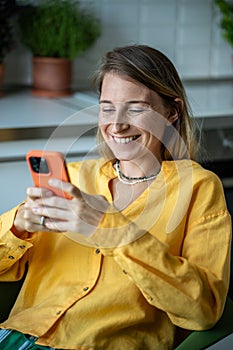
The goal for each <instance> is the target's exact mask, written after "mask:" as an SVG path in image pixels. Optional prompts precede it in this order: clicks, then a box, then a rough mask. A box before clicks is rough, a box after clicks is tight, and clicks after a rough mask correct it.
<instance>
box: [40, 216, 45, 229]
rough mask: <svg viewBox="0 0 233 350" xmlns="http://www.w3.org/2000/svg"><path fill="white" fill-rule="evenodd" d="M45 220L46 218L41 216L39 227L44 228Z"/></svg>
mask: <svg viewBox="0 0 233 350" xmlns="http://www.w3.org/2000/svg"><path fill="white" fill-rule="evenodd" d="M45 219H46V217H45V216H44V215H43V216H41V218H40V225H41V226H43V227H45Z"/></svg>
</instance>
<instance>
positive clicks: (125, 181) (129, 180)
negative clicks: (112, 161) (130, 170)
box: [116, 160, 160, 185]
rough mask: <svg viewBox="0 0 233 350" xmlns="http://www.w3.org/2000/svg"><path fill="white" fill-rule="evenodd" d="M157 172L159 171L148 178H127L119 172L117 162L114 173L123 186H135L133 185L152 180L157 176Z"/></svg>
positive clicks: (118, 163) (118, 162) (117, 162)
mask: <svg viewBox="0 0 233 350" xmlns="http://www.w3.org/2000/svg"><path fill="white" fill-rule="evenodd" d="M159 171H160V170H158V171H157V173H156V174H153V175H150V176H143V177H129V176H126V175H125V174H123V173H122V172H121V169H120V161H119V160H117V161H116V172H117V176H118V179H119V180H120V181H121V182H122V183H123V184H126V185H135V184H137V183H140V182H145V181H150V180H154V179H156V177H157V176H158V173H159Z"/></svg>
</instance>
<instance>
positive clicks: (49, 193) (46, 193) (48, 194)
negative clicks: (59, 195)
mask: <svg viewBox="0 0 233 350" xmlns="http://www.w3.org/2000/svg"><path fill="white" fill-rule="evenodd" d="M52 195H53V192H51V191H47V192H45V196H46V197H52Z"/></svg>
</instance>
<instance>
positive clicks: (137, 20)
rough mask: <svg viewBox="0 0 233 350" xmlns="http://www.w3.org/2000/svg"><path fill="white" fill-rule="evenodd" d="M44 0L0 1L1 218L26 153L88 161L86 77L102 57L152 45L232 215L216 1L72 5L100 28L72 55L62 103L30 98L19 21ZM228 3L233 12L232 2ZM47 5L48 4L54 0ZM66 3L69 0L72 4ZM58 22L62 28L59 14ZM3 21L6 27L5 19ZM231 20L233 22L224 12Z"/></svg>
mask: <svg viewBox="0 0 233 350" xmlns="http://www.w3.org/2000/svg"><path fill="white" fill-rule="evenodd" d="M43 2H44V3H49V2H50V0H48V1H40V0H38V1H36V0H34V1H30V2H28V1H23V0H18V1H15V0H8V1H6V0H0V22H1V23H0V30H1V35H0V53H1V48H3V47H4V45H6V42H4V41H3V34H9V33H10V31H11V33H12V39H13V41H12V42H11V43H10V45H9V47H6V50H5V52H4V57H3V59H2V63H3V65H4V76H3V82H2V88H1V91H2V96H1V97H0V183H1V199H2V200H1V201H0V213H1V212H3V211H5V210H8V209H10V208H11V207H12V206H14V205H16V204H17V203H19V202H20V201H21V200H23V199H24V198H25V190H26V188H27V187H28V186H29V185H31V184H32V181H31V178H30V174H29V172H28V169H27V166H26V162H25V155H26V153H27V151H29V150H30V149H40V148H42V149H44V148H46V149H53V150H60V151H62V152H64V153H65V154H66V155H67V158H68V160H79V159H82V158H83V157H84V156H85V155H86V154H87V157H93V156H96V151H95V149H94V145H95V131H96V122H97V110H96V105H97V104H98V98H97V95H96V94H95V91H94V90H93V86H92V83H91V77H92V75H93V73H94V71H95V69H96V66H97V64H98V62H99V60H100V57H101V56H102V54H103V53H105V52H106V51H107V50H111V49H113V48H114V47H116V46H123V45H129V44H146V45H150V46H153V47H155V48H157V49H159V50H161V51H162V52H163V53H164V54H166V55H167V56H168V57H169V58H170V59H171V60H172V62H173V63H174V65H175V66H176V68H177V70H178V72H179V74H180V76H181V78H182V80H183V83H184V85H185V88H186V91H187V94H188V97H189V100H190V103H191V107H192V109H193V114H194V118H196V119H197V121H198V122H199V124H200V126H201V127H202V129H203V131H202V134H203V141H204V144H205V147H206V149H207V154H208V162H206V163H205V166H206V167H208V168H210V169H213V170H214V171H215V172H216V173H217V174H218V175H219V176H220V178H221V180H222V182H223V185H224V189H225V192H226V197H227V202H228V206H229V208H230V210H231V211H232V207H233V85H232V81H233V63H232V48H233V47H232V45H231V44H230V42H229V41H227V40H226V38H225V37H224V36H223V34H224V30H223V27H222V22H221V21H222V18H223V14H222V12H221V10H220V8H219V6H217V4H216V1H215V0H117V1H115V0H80V1H79V2H78V6H79V7H80V8H81V9H82V10H83V11H86V12H88V13H91V14H92V16H93V18H95V21H96V22H95V23H98V25H97V27H96V28H97V29H96V32H95V34H96V37H95V39H94V40H93V42H92V43H90V45H89V46H88V47H87V48H85V50H83V52H81V53H78V54H77V55H76V56H75V57H74V58H72V67H71V73H70V75H71V87H70V89H68V90H69V91H66V92H67V93H65V94H64V96H63V95H62V94H60V96H58V97H55V96H52V98H51V96H37V95H36V94H35V93H33V92H35V91H34V90H32V89H33V88H34V87H35V83H34V81H33V79H34V73H33V64H34V63H33V56H34V53H33V52H32V50H31V49H30V48H29V47H28V45H26V44H25V42H24V41H23V40H22V37H21V36H20V31H19V22H18V21H19V18H20V17H21V15H22V13H24V11H25V10H26V9H28V8H29V7H30V6H31V7H33V6H34V7H35V8H37V6H38V5H40V4H41V3H43ZM226 2H227V3H228V4H230V5H231V6H232V3H233V1H232V0H227V1H226ZM53 3H56V1H55V0H53ZM70 3H73V1H72V0H70ZM232 10H233V9H232ZM33 11H34V10H33ZM63 12H64V11H63ZM73 12H75V11H73ZM32 14H33V15H34V14H35V12H32ZM30 17H31V18H32V16H30V13H29V16H26V17H24V18H23V19H21V26H22V27H23V24H25V23H28V22H30V21H29V20H30ZM56 17H57V18H59V21H60V22H59V23H60V26H61V27H62V25H63V24H62V23H63V19H62V16H61V17H59V16H58V15H57V16H56ZM63 17H65V16H63ZM70 17H72V16H71V15H70ZM8 18H9V21H8V20H7V21H6V19H8ZM80 18H83V16H81V17H80ZM230 18H231V21H232V22H233V20H232V14H231V15H230ZM34 22H35V21H34ZM52 26H53V25H52V24H51V22H48V25H41V29H43V30H44V32H43V38H44V39H45V37H46V36H47V34H48V33H49V35H50V36H51V37H52ZM58 26H59V25H58ZM71 26H72V25H71V24H70V25H69V28H67V29H66V31H65V32H67V33H68V32H69V31H70V32H69V33H70V34H69V35H70V36H72V35H74V32H76V33H77V32H78V30H74V32H72V31H71ZM230 26H231V27H230V30H229V32H231V36H232V37H233V30H232V28H233V24H232V23H230ZM89 27H90V25H89ZM68 29H69V30H68ZM29 32H30V30H29ZM84 32H85V33H86V32H87V29H85V30H84ZM49 35H48V36H49ZM8 36H9V35H8ZM8 39H9V38H8ZM55 39H56V38H54V41H55ZM6 40H7V35H6ZM66 40H67V41H68V39H66ZM44 41H45V40H44ZM51 42H53V41H51ZM84 42H85V39H84ZM232 42H233V39H232ZM51 46H52V44H51ZM0 63H1V54H0ZM40 92H41V90H40ZM90 152H91V153H90Z"/></svg>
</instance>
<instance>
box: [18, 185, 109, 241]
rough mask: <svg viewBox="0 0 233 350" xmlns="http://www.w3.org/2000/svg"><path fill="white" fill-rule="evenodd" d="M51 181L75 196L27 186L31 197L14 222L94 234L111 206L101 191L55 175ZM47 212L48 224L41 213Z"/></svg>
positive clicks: (26, 228)
mask: <svg viewBox="0 0 233 350" xmlns="http://www.w3.org/2000/svg"><path fill="white" fill-rule="evenodd" d="M50 181H51V182H50V185H51V186H53V187H56V188H59V189H62V190H63V191H65V192H66V193H68V194H70V195H71V196H72V199H70V200H67V199H64V198H61V197H58V196H55V195H54V194H53V192H51V191H49V190H46V189H43V188H37V187H30V188H28V190H27V195H28V198H27V201H26V203H25V204H24V205H22V206H21V207H20V208H19V210H18V212H17V215H16V218H15V221H14V226H15V228H16V229H17V230H18V231H19V232H20V231H27V232H35V231H60V232H65V231H71V232H78V233H80V234H83V235H84V236H90V235H91V234H92V233H93V232H94V231H95V230H96V228H97V226H98V224H99V222H100V221H101V219H102V217H103V215H104V213H105V212H106V210H107V208H108V207H109V203H108V201H107V200H106V199H105V198H104V197H103V196H100V195H89V194H86V193H84V192H82V191H80V190H79V189H78V188H77V187H75V186H73V185H72V184H70V183H67V182H62V181H60V180H57V179H51V180H50ZM42 216H45V217H46V218H45V221H44V225H43V226H42V225H41V217H42Z"/></svg>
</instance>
